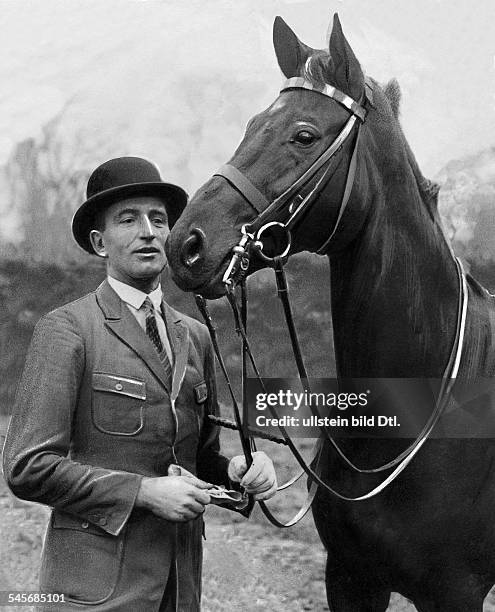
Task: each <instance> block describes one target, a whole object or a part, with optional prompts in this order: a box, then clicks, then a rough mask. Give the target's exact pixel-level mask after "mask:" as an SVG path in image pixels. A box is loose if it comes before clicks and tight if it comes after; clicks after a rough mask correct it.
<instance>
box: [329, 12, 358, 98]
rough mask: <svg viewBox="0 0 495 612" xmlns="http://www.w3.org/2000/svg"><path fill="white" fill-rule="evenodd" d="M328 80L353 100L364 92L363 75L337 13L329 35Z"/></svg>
mask: <svg viewBox="0 0 495 612" xmlns="http://www.w3.org/2000/svg"><path fill="white" fill-rule="evenodd" d="M328 76H329V79H330V80H331V81H332V84H334V85H335V87H337V88H338V89H341V90H342V91H343V92H344V93H346V94H347V95H349V96H351V97H352V98H354V99H355V100H359V99H360V98H361V96H362V93H363V90H364V75H363V71H362V70H361V66H360V65H359V62H358V61H357V59H356V56H355V55H354V52H353V50H352V49H351V47H350V45H349V43H348V42H347V40H346V38H345V36H344V33H343V32H342V26H341V25H340V20H339V16H338V15H337V13H335V15H334V16H333V28H332V33H331V35H330V63H329V75H328Z"/></svg>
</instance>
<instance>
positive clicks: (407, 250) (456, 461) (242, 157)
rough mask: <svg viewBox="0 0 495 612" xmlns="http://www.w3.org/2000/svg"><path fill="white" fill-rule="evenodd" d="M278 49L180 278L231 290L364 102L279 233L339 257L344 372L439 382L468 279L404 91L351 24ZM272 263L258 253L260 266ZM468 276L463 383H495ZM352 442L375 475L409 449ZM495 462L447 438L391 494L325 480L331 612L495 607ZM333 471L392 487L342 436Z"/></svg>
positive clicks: (174, 254) (332, 260)
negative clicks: (248, 240)
mask: <svg viewBox="0 0 495 612" xmlns="http://www.w3.org/2000/svg"><path fill="white" fill-rule="evenodd" d="M273 40H274V47H275V52H276V56H277V59H278V63H279V66H280V68H281V70H282V72H283V74H284V75H285V77H286V78H287V79H288V81H287V83H288V86H286V87H285V88H284V89H283V90H282V91H281V93H280V95H279V96H278V97H277V98H276V100H275V101H274V102H273V103H272V104H271V105H270V106H269V107H268V108H267V109H266V110H264V111H263V112H260V113H259V114H257V115H255V116H254V117H253V118H252V119H251V120H250V121H249V123H248V125H247V128H246V132H245V135H244V137H243V139H242V141H241V143H240V145H239V147H238V148H237V150H236V151H235V153H234V154H233V156H232V158H231V159H230V161H229V166H230V168H234V170H233V171H231V174H228V173H226V172H223V171H219V173H218V174H215V175H214V176H212V177H211V178H210V179H209V180H208V181H207V182H206V183H205V184H204V185H203V186H202V187H200V188H199V189H198V191H197V192H196V193H195V195H194V196H193V197H192V199H191V200H190V202H189V203H188V205H187V207H186V209H185V211H184V213H183V214H182V216H181V217H180V219H179V221H178V222H177V223H176V224H175V226H174V228H173V229H172V231H171V234H170V236H169V239H168V241H167V255H168V260H169V263H170V267H171V271H172V277H173V279H174V280H175V282H176V283H177V284H178V285H179V287H181V288H182V289H184V290H186V291H194V292H196V293H201V294H202V295H203V296H205V297H207V298H217V297H220V296H222V295H224V294H225V283H224V282H222V279H223V277H224V275H225V271H226V269H227V267H228V266H229V262H230V261H231V260H232V253H233V249H234V251H235V249H236V248H237V249H239V246H238V245H239V240H240V237H241V236H243V235H244V234H245V230H244V234H243V228H245V227H250V224H251V226H252V224H253V223H255V220H256V219H257V218H258V217H259V216H260V215H262V214H263V211H264V210H266V207H267V204H268V203H269V202H280V201H281V200H283V198H281V196H282V195H283V194H284V193H286V192H287V191H290V190H291V185H293V184H294V183H297V182H298V179H299V178H300V177H301V176H304V175H305V173H308V171H309V170H310V169H311V168H312V165H313V164H314V163H315V162H317V160H318V159H321V157H322V156H323V155H324V152H325V151H326V150H328V147H329V146H331V144H332V143H333V142H334V141H335V140H336V139H338V137H339V135H341V134H342V131H343V126H346V125H347V122H348V121H349V118H350V116H351V115H355V114H359V113H358V110H359V109H361V110H362V109H363V108H365V110H366V117H365V120H364V121H363V117H362V116H361V117H357V121H356V124H359V130H358V129H357V128H356V129H354V128H355V126H354V128H353V129H352V130H351V131H350V133H349V134H348V137H346V138H345V140H343V141H342V142H339V146H338V147H336V148H335V151H334V154H333V156H332V160H331V162H332V168H331V170H330V171H329V172H327V170H325V168H326V167H327V166H322V167H320V168H318V169H317V171H316V174H315V176H316V179H315V178H312V179H311V181H310V187H311V188H313V187H314V185H315V180H318V179H320V178H321V177H322V176H323V174H325V180H320V190H319V191H318V193H313V194H312V195H311V194H310V195H311V198H312V200H313V201H312V202H311V206H309V207H307V208H306V209H305V210H304V214H302V213H301V215H299V217H298V219H297V223H294V224H293V225H292V226H291V241H290V244H286V242H288V239H287V237H286V236H285V235H283V232H282V234H281V233H280V232H276V231H275V232H273V233H272V235H271V236H270V238H271V243H272V246H271V248H272V250H273V251H274V252H278V250H277V249H280V250H283V249H285V251H288V255H289V256H291V255H293V254H294V253H298V252H301V251H309V252H319V253H320V254H323V255H326V256H327V257H328V259H329V264H330V287H331V311H332V324H333V331H334V350H335V358H336V364H337V374H338V376H339V377H343V378H359V377H364V378H380V377H387V378H436V379H440V378H441V377H442V376H445V372H446V369H445V368H446V364H447V363H448V362H449V360H451V359H452V347H453V346H454V345H455V343H456V336H457V337H458V335H459V307H460V306H459V305H460V295H461V293H460V292H461V288H460V284H459V278H460V276H459V275H460V273H459V269H458V265H457V264H456V260H455V259H454V257H453V254H452V251H451V247H450V245H449V243H448V241H447V239H446V238H445V235H444V232H443V230H442V226H441V221H440V218H439V213H438V210H437V198H438V187H437V186H436V185H435V184H434V183H432V182H431V181H429V180H427V179H426V178H425V177H424V176H423V175H422V173H421V171H420V169H419V167H418V164H417V162H416V160H415V158H414V155H413V153H412V151H411V149H410V147H409V145H408V143H407V141H406V139H405V136H404V134H403V131H402V129H401V126H400V122H399V118H398V116H399V102H400V89H399V86H398V84H397V82H396V81H395V80H392V81H391V82H389V83H388V84H387V85H384V86H381V85H380V84H379V83H378V82H376V81H375V80H373V79H368V78H366V77H365V75H364V73H363V71H362V69H361V66H360V64H359V62H358V60H357V58H356V56H355V54H354V52H353V51H352V48H351V46H350V45H349V43H348V41H347V40H346V38H345V36H344V34H343V31H342V27H341V25H340V21H339V19H338V16H337V15H336V16H334V22H333V27H332V31H331V35H330V40H329V47H328V49H325V50H315V49H312V48H311V47H309V46H307V45H305V44H304V43H302V42H301V41H300V40H299V39H298V38H297V36H296V34H295V33H294V32H293V31H292V30H291V29H290V27H289V26H288V25H287V24H286V23H285V22H284V21H283V20H282V19H281V18H280V17H277V18H276V20H275V23H274V29H273ZM298 82H299V83H304V85H303V86H301V87H299V86H297V83H298ZM325 91H327V92H328V91H330V92H334V95H333V96H330V95H322V93H324V92H325ZM335 91H337V92H338V95H336V94H335ZM353 104H354V106H353ZM232 173H233V174H236V173H237V179H235V177H233V174H232ZM241 175H242V176H241ZM239 176H241V178H239ZM242 177H244V180H243V178H242ZM242 183H244V186H243V185H242ZM246 184H247V185H248V186H247V187H246ZM301 192H302V193H301V195H300V197H299V199H297V198H296V199H295V200H293V201H292V202H291V203H290V205H289V204H287V206H285V207H283V206H279V207H278V208H277V212H278V214H279V215H280V216H282V217H283V216H284V215H285V219H287V217H288V216H289V215H290V214H292V213H293V211H294V208H297V206H298V204H299V203H300V202H301V200H303V199H304V198H305V197H306V196H307V195H308V187H307V186H306V187H304V186H303V187H302V188H301ZM342 203H345V207H344V206H342ZM274 228H275V229H276V224H275V226H274ZM267 233H269V232H268V230H267ZM262 242H263V241H262ZM268 242H269V241H268V240H267V241H266V244H268ZM266 265H267V263H266V261H265V259H264V258H262V257H258V258H257V257H251V259H250V263H249V267H248V269H247V271H246V272H245V273H246V274H252V273H253V272H255V271H256V270H258V269H260V268H262V267H264V266H266ZM461 276H462V278H463V279H464V283H465V297H466V300H467V302H466V304H467V305H466V310H465V317H464V331H463V337H464V344H463V346H462V352H461V354H459V355H458V357H459V359H458V364H457V365H458V369H457V377H458V378H462V379H469V378H471V377H475V376H483V377H492V376H493V375H494V372H495V351H494V347H493V337H494V330H493V322H494V321H495V319H494V315H495V308H494V300H493V298H492V296H491V295H490V294H489V293H488V292H487V291H486V290H485V289H484V288H483V287H481V285H479V284H478V283H477V281H476V280H475V279H473V278H472V277H471V276H470V275H464V274H462V275H461ZM342 444H343V448H344V450H345V452H346V453H347V455H348V456H350V457H352V460H353V462H354V464H356V465H357V466H365V467H370V468H371V467H372V466H378V465H382V464H383V463H384V462H387V461H390V459H391V458H393V457H395V456H396V455H397V454H398V453H400V452H402V451H403V450H404V444H405V441H404V440H398V439H387V440H384V439H380V440H377V439H349V440H345V441H342ZM494 460H495V445H494V443H493V441H492V440H491V439H487V438H485V439H482V438H478V439H475V438H463V439H461V438H442V437H431V436H430V437H429V438H428V439H427V440H426V441H425V443H424V444H423V446H422V448H421V449H420V451H419V452H418V453H417V454H416V455H415V457H414V459H413V460H412V461H411V462H410V463H409V465H408V466H407V469H405V470H404V471H403V472H402V473H401V474H400V476H398V477H397V478H396V479H395V480H394V481H393V482H392V483H391V484H390V485H389V486H388V487H387V488H385V489H384V490H383V491H381V493H380V494H379V495H376V496H374V497H371V498H368V499H363V500H361V501H357V502H356V501H354V502H353V501H348V500H345V499H340V498H335V497H334V496H332V495H331V494H330V493H329V492H328V491H327V490H326V489H325V488H323V487H319V488H318V490H317V493H316V496H315V499H314V501H313V505H312V512H313V516H314V520H315V524H316V527H317V530H318V533H319V536H320V538H321V540H322V542H323V544H324V546H325V548H326V551H327V563H326V590H327V599H328V605H329V608H330V610H332V611H335V612H364V611H372V612H380V611H384V610H386V608H387V606H388V603H389V599H390V595H391V593H392V592H398V593H400V594H402V595H403V596H405V597H406V598H408V599H410V600H411V601H412V602H413V603H414V605H415V606H416V609H417V610H418V611H420V612H433V611H445V612H447V611H448V612H469V611H475V610H477V611H479V610H481V609H482V606H483V600H484V598H485V596H486V595H487V593H488V591H489V590H490V588H491V586H492V585H493V584H494V582H495V521H494V519H493V517H494V511H495V471H494V469H493V462H494ZM320 475H321V478H322V480H324V481H325V482H329V483H331V484H332V486H333V487H335V488H336V489H337V490H339V491H340V492H341V493H342V494H343V495H346V496H353V497H356V496H359V495H361V494H363V493H364V492H366V491H368V490H369V489H370V488H372V487H376V486H378V484H379V483H380V482H381V481H382V480H383V476H382V475H381V474H380V473H363V471H362V470H361V471H357V470H353V469H351V467H350V466H349V465H348V464H346V463H345V462H344V461H342V457H340V456H339V455H338V453H336V452H335V449H334V448H333V447H332V446H331V445H330V443H329V442H328V441H325V443H324V445H323V449H322V454H321V461H320Z"/></svg>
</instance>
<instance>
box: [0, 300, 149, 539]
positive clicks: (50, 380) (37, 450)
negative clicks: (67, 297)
mask: <svg viewBox="0 0 495 612" xmlns="http://www.w3.org/2000/svg"><path fill="white" fill-rule="evenodd" d="M84 367H85V347H84V342H83V339H82V337H81V335H80V333H78V329H77V325H76V324H75V322H74V321H73V320H72V317H71V315H70V312H68V311H66V310H64V309H59V310H57V311H54V312H52V313H50V314H48V315H46V316H45V317H44V318H43V319H42V320H41V321H40V322H39V323H38V324H37V326H36V328H35V331H34V335H33V338H32V341H31V345H30V347H29V351H28V355H27V360H26V364H25V368H24V372H23V374H22V377H21V380H20V383H19V387H18V390H17V395H16V401H15V405H14V409H13V412H12V418H11V422H10V426H9V429H8V432H7V437H6V441H5V448H4V453H3V469H4V475H5V479H6V481H7V483H8V485H9V487H10V489H11V490H12V492H13V493H14V494H15V495H16V496H18V497H20V498H22V499H26V500H28V501H33V502H39V503H42V504H47V505H49V506H53V507H54V508H57V509H59V510H63V511H65V512H69V513H72V514H75V515H77V516H79V517H81V518H83V519H84V520H87V521H90V522H92V523H94V524H96V525H98V526H99V527H101V528H102V529H103V530H105V531H107V532H108V533H110V534H113V535H117V534H118V533H119V532H120V531H121V529H122V528H123V526H124V524H125V523H126V521H127V519H128V517H129V515H130V513H131V511H132V508H133V506H134V501H135V498H136V495H137V492H138V489H139V486H140V482H141V476H140V475H138V474H132V473H129V472H120V471H114V470H108V469H103V468H98V467H95V466H91V465H84V464H81V463H78V462H76V461H73V460H72V459H71V458H70V448H71V430H72V425H73V417H74V411H75V409H76V407H77V403H78V394H79V387H80V384H81V381H82V378H83V373H84Z"/></svg>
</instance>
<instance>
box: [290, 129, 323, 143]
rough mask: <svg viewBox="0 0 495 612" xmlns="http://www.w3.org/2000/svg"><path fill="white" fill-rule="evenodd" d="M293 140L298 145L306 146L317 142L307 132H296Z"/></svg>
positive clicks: (313, 136) (311, 134)
mask: <svg viewBox="0 0 495 612" xmlns="http://www.w3.org/2000/svg"><path fill="white" fill-rule="evenodd" d="M293 140H294V142H297V143H298V144H301V145H305V146H308V145H310V144H313V142H315V140H317V136H316V135H315V134H313V133H312V132H309V131H308V130H301V131H300V132H297V134H296V135H295V136H294V138H293Z"/></svg>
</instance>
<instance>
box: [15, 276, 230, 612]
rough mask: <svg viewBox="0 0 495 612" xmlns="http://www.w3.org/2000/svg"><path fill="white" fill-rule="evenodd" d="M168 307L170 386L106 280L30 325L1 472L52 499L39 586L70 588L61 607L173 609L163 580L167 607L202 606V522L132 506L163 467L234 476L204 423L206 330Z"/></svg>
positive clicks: (208, 386) (207, 410) (30, 492)
mask: <svg viewBox="0 0 495 612" xmlns="http://www.w3.org/2000/svg"><path fill="white" fill-rule="evenodd" d="M163 312H164V315H165V321H166V326H167V332H168V335H169V338H170V343H171V347H172V351H173V354H174V373H173V380H172V382H171V384H170V381H167V379H166V374H165V369H164V367H163V365H162V363H161V361H160V359H159V356H158V353H157V352H156V350H155V348H154V347H153V345H152V344H151V342H150V341H149V340H148V338H147V336H146V334H145V333H144V331H143V330H142V329H141V327H140V326H139V324H138V323H137V321H136V319H135V317H134V316H133V315H132V314H131V313H130V311H129V309H128V308H127V306H126V305H125V303H124V302H122V300H121V299H120V298H119V297H118V296H117V294H116V293H115V292H114V291H113V289H112V288H111V287H110V285H109V284H108V283H107V282H106V281H105V282H103V283H102V285H100V287H99V288H98V289H97V290H96V292H94V293H91V294H88V295H86V296H85V297H83V298H81V299H79V300H77V301H75V302H72V303H70V304H67V305H65V306H63V307H61V308H59V309H57V310H55V311H53V312H51V313H49V314H48V315H46V316H45V317H44V318H43V319H42V320H41V321H40V322H39V323H38V325H37V326H36V329H35V332H34V335H33V339H32V343H31V346H30V348H29V352H28V356H27V361H26V366H25V370H24V373H23V376H22V379H21V381H20V385H19V388H18V393H17V398H16V403H15V407H14V410H13V416H12V420H11V424H10V427H9V430H8V434H7V439H6V444H5V449H4V474H5V477H6V480H7V482H8V484H9V486H10V488H11V490H12V491H13V493H14V494H15V495H17V496H18V497H20V498H23V499H26V500H30V501H35V502H40V503H42V504H47V505H49V506H51V507H52V508H53V511H52V515H51V519H50V523H49V527H48V530H47V534H46V537H45V541H44V547H43V557H42V567H41V585H40V587H41V589H42V590H43V591H51V592H56V593H64V594H65V600H66V602H68V603H67V604H66V605H65V607H60V609H61V610H68V609H77V610H79V609H81V605H82V606H83V607H86V606H87V607H88V608H92V609H95V610H99V611H100V610H101V611H102V610H119V611H121V612H126V611H129V612H131V611H132V612H134V611H135V610H138V609H142V610H147V611H148V612H152V611H155V610H156V611H158V610H167V611H168V610H169V609H172V610H173V609H175V608H174V607H173V606H172V607H170V606H171V604H170V601H169V602H168V603H167V604H166V603H165V598H164V597H163V593H164V589H165V585H166V584H167V581H168V587H167V590H168V589H169V588H170V581H169V578H173V579H174V581H175V583H174V584H175V587H174V589H175V591H176V596H175V597H176V609H177V610H183V611H184V612H185V611H186V610H187V612H194V611H195V610H199V598H200V583H201V563H202V559H201V555H202V552H201V546H202V542H201V532H202V517H201V518H198V519H196V520H194V521H190V522H188V523H173V522H169V521H166V520H163V519H160V518H158V517H157V516H155V515H154V514H152V513H151V512H149V511H147V510H144V509H140V508H135V507H134V502H135V498H136V495H137V492H138V489H139V485H140V481H141V478H142V477H143V476H151V477H153V476H163V475H166V474H167V469H168V467H169V465H170V464H171V463H176V464H178V465H181V466H183V467H185V468H186V469H188V470H189V471H191V472H193V473H196V474H197V475H198V476H199V477H200V478H202V479H204V480H207V481H209V482H214V483H218V484H225V485H228V484H229V482H228V477H227V466H228V460H227V459H226V458H225V457H224V456H223V455H222V454H221V453H220V450H219V442H218V431H217V428H216V427H215V426H213V425H212V424H211V421H209V420H208V419H207V418H205V417H206V415H207V414H215V413H217V410H218V407H217V403H216V390H215V379H214V360H213V355H212V351H211V345H210V342H209V338H208V335H207V331H206V328H205V326H203V325H202V324H201V323H198V322H197V321H195V320H194V319H191V318H189V317H187V316H185V315H183V314H180V313H178V312H177V311H175V310H173V309H172V308H171V307H169V306H168V305H167V304H166V303H165V302H163ZM167 597H168V596H167ZM162 599H163V601H162ZM50 609H51V610H53V609H54V608H53V607H52V608H50ZM57 609H58V608H57Z"/></svg>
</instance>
